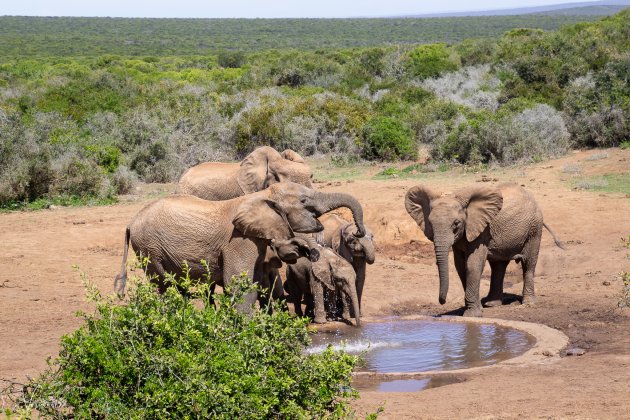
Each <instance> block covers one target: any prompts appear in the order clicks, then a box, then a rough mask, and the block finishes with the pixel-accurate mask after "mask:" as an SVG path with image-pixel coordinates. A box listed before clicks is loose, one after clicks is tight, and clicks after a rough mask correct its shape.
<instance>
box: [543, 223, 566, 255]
mask: <svg viewBox="0 0 630 420" xmlns="http://www.w3.org/2000/svg"><path fill="white" fill-rule="evenodd" d="M543 226H544V227H545V229H547V231H549V233H550V234H551V237H552V238H553V241H554V242H555V243H556V246H557V247H558V248H560V249H565V250H566V248H565V247H564V245H563V244H562V242H560V240H559V239H558V238H557V237H556V234H555V233H553V230H551V228H550V227H549V226H547V223H545V222H543Z"/></svg>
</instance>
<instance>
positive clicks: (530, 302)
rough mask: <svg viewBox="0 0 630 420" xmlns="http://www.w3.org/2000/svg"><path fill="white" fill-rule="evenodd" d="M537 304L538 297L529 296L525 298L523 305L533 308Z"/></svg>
mask: <svg viewBox="0 0 630 420" xmlns="http://www.w3.org/2000/svg"><path fill="white" fill-rule="evenodd" d="M535 304H536V296H534V295H527V296H523V305H528V306H533V305H535Z"/></svg>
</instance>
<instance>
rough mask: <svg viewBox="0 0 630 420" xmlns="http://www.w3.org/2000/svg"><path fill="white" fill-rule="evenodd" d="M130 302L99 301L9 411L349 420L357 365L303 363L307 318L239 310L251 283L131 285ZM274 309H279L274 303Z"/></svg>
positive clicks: (312, 357)
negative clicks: (219, 287)
mask: <svg viewBox="0 0 630 420" xmlns="http://www.w3.org/2000/svg"><path fill="white" fill-rule="evenodd" d="M134 283H135V284H136V286H135V287H132V288H131V290H130V293H129V298H128V302H127V303H125V304H121V303H120V302H117V301H113V300H112V299H111V298H109V297H102V296H100V294H99V292H98V291H97V290H96V288H95V287H94V286H89V287H88V291H89V296H90V297H91V299H92V300H93V301H95V303H96V311H95V313H93V314H83V315H82V317H83V318H84V321H85V322H84V324H83V326H82V327H80V328H79V329H78V330H76V331H75V332H73V333H71V334H68V335H66V336H64V337H63V338H62V339H61V345H60V352H59V356H58V357H57V358H56V359H54V360H53V361H51V362H50V365H49V368H48V369H47V370H46V371H45V372H44V373H43V374H42V375H40V376H39V377H38V378H36V379H33V380H31V381H30V382H29V383H28V384H26V385H25V386H24V387H21V388H20V389H16V390H14V391H16V392H15V393H14V394H13V395H14V396H15V398H14V399H15V407H14V409H15V411H16V414H20V415H23V416H24V418H30V414H32V413H31V411H32V410H36V412H37V413H39V415H42V416H44V417H50V418H133V419H145V418H149V419H153V418H226V419H232V418H245V419H254V418H256V419H259V418H324V417H325V418H347V417H348V416H349V414H350V407H349V405H348V403H347V399H348V398H350V397H352V396H355V395H356V393H355V391H354V390H353V389H352V388H351V387H350V380H351V373H352V369H353V367H354V366H355V364H356V363H357V358H356V357H355V356H350V355H348V354H346V353H345V352H338V351H335V350H333V349H332V348H329V349H328V350H326V351H324V352H323V353H321V354H306V353H305V352H304V351H303V349H304V346H305V345H307V344H308V343H310V339H309V337H308V332H307V324H308V319H307V318H297V317H294V316H291V315H289V313H288V312H286V311H282V310H280V306H276V308H275V309H276V310H275V311H274V313H273V315H270V314H268V313H267V311H264V310H263V311H255V312H254V313H253V314H252V315H246V314H243V313H239V312H238V311H237V310H236V303H238V302H242V298H243V296H244V294H245V293H247V292H249V291H251V290H252V288H253V286H252V284H251V282H250V281H249V280H248V279H247V278H245V277H244V278H240V279H235V281H234V282H233V283H234V285H233V286H232V288H230V289H228V290H229V291H230V292H231V294H220V295H215V296H214V299H215V301H216V302H217V303H218V307H217V308H216V309H215V305H214V304H213V303H212V300H211V296H210V294H209V291H208V290H209V289H208V287H207V285H206V284H201V285H197V286H195V285H192V284H191V282H190V280H189V279H188V278H183V279H178V281H177V283H178V285H179V289H181V291H180V290H178V288H177V287H175V286H172V287H170V288H169V289H168V290H167V291H166V293H164V294H163V295H160V294H157V293H155V290H154V287H153V286H152V285H150V284H149V283H148V282H146V281H144V280H142V281H137V282H136V281H134ZM274 305H277V304H275V303H274Z"/></svg>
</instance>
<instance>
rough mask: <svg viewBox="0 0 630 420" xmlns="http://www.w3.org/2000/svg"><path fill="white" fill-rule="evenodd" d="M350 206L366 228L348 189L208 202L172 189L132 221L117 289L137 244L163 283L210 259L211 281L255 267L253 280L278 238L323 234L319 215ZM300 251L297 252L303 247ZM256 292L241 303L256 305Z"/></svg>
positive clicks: (198, 269)
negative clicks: (170, 275) (184, 267)
mask: <svg viewBox="0 0 630 420" xmlns="http://www.w3.org/2000/svg"><path fill="white" fill-rule="evenodd" d="M339 207H348V208H350V209H351V210H352V212H353V214H354V215H355V220H356V225H357V230H358V231H359V232H360V233H361V232H363V233H364V232H365V230H364V227H363V210H362V208H361V205H360V204H359V203H358V202H357V201H356V199H354V198H353V197H352V196H350V195H348V194H340V193H322V192H318V191H314V190H312V189H310V188H307V187H304V186H302V185H298V184H294V183H291V182H287V183H278V184H274V185H272V186H271V187H270V188H268V189H266V190H263V191H260V192H257V193H253V194H248V195H246V196H243V197H239V198H235V199H232V200H226V201H208V200H203V199H200V198H197V197H193V196H190V195H173V196H170V197H166V198H162V199H160V200H157V201H155V202H153V203H151V204H148V205H147V206H145V207H144V208H143V209H142V210H140V212H138V214H137V215H136V216H135V217H134V218H133V219H132V220H131V222H130V223H129V225H128V227H127V230H126V234H125V244H124V245H125V250H124V257H123V262H122V267H121V272H120V274H119V275H118V276H117V277H116V281H115V287H116V289H117V290H116V291H117V292H118V293H119V294H121V295H122V294H123V293H124V289H125V283H126V279H127V273H126V260H127V253H128V246H129V243H131V245H132V247H133V249H134V250H135V252H136V253H137V254H141V255H144V256H148V257H149V259H150V263H149V265H148V267H147V271H148V273H149V274H151V275H155V276H156V282H157V284H158V288H159V290H160V291H163V290H164V289H165V284H164V275H165V273H166V272H169V273H173V274H176V275H180V274H181V273H182V262H183V261H187V262H188V266H189V268H190V276H191V278H192V279H203V278H204V277H205V274H206V269H205V267H204V266H203V265H202V264H201V261H202V260H205V261H206V262H207V265H208V267H209V269H210V272H211V274H212V275H211V278H210V280H211V281H212V282H213V284H220V285H221V284H224V283H229V282H230V281H231V279H232V276H238V275H239V274H240V273H242V272H247V273H249V275H250V276H252V278H253V279H254V280H257V279H260V278H261V273H260V270H261V268H262V262H263V260H264V258H265V255H266V251H267V247H268V246H269V245H270V244H271V241H272V240H275V241H279V240H288V239H291V238H293V237H294V232H318V231H320V230H322V229H323V226H322V224H321V223H320V222H319V221H318V220H317V217H319V216H321V215H322V214H323V213H326V212H328V211H330V210H332V209H335V208H339ZM297 253H298V254H299V252H297ZM255 300H256V296H255V294H253V295H250V296H247V299H246V301H245V304H244V305H243V308H244V309H245V310H248V308H250V309H251V305H253V303H254V302H255Z"/></svg>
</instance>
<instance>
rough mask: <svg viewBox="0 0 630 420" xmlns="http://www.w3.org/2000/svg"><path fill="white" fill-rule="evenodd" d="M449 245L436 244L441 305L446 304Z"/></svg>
mask: <svg viewBox="0 0 630 420" xmlns="http://www.w3.org/2000/svg"><path fill="white" fill-rule="evenodd" d="M449 250H450V245H448V244H436V245H435V259H436V261H437V266H438V273H439V275H440V296H439V301H440V304H441V305H444V304H445V303H446V295H447V294H448V253H449Z"/></svg>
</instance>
